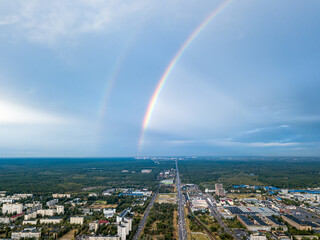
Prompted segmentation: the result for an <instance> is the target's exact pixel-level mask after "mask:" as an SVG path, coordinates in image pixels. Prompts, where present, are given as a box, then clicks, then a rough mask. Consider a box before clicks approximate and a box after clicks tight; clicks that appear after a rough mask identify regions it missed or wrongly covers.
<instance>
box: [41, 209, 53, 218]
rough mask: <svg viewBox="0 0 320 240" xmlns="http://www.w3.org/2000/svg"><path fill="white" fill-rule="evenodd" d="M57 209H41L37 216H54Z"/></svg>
mask: <svg viewBox="0 0 320 240" xmlns="http://www.w3.org/2000/svg"><path fill="white" fill-rule="evenodd" d="M55 212H56V211H55V209H40V210H37V214H39V215H41V216H53V215H54V214H55Z"/></svg>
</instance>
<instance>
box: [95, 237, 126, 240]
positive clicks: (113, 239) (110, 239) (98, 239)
mask: <svg viewBox="0 0 320 240" xmlns="http://www.w3.org/2000/svg"><path fill="white" fill-rule="evenodd" d="M89 240H120V237H119V236H89Z"/></svg>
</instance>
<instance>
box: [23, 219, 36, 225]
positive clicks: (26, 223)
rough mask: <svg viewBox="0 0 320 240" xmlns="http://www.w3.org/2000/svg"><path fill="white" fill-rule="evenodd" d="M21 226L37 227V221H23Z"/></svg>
mask: <svg viewBox="0 0 320 240" xmlns="http://www.w3.org/2000/svg"><path fill="white" fill-rule="evenodd" d="M22 225H37V220H23V222H22Z"/></svg>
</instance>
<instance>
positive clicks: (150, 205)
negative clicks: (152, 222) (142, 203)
mask: <svg viewBox="0 0 320 240" xmlns="http://www.w3.org/2000/svg"><path fill="white" fill-rule="evenodd" d="M159 188H160V184H159V187H158V189H157V191H156V192H155V194H154V195H153V197H152V198H151V201H150V203H149V205H148V207H147V209H146V211H145V212H144V215H143V218H142V219H141V221H140V223H139V226H138V229H137V231H136V233H135V234H134V236H133V238H132V239H133V240H138V239H139V237H140V235H141V233H142V230H143V228H144V226H145V225H146V222H147V218H148V216H149V212H150V209H151V208H152V206H153V204H154V201H155V200H156V197H157V195H158V192H159Z"/></svg>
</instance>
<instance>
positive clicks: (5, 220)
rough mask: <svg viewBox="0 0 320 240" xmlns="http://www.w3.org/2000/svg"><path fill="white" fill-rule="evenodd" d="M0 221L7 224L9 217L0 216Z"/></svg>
mask: <svg viewBox="0 0 320 240" xmlns="http://www.w3.org/2000/svg"><path fill="white" fill-rule="evenodd" d="M0 223H4V224H8V223H10V218H8V217H0Z"/></svg>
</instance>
